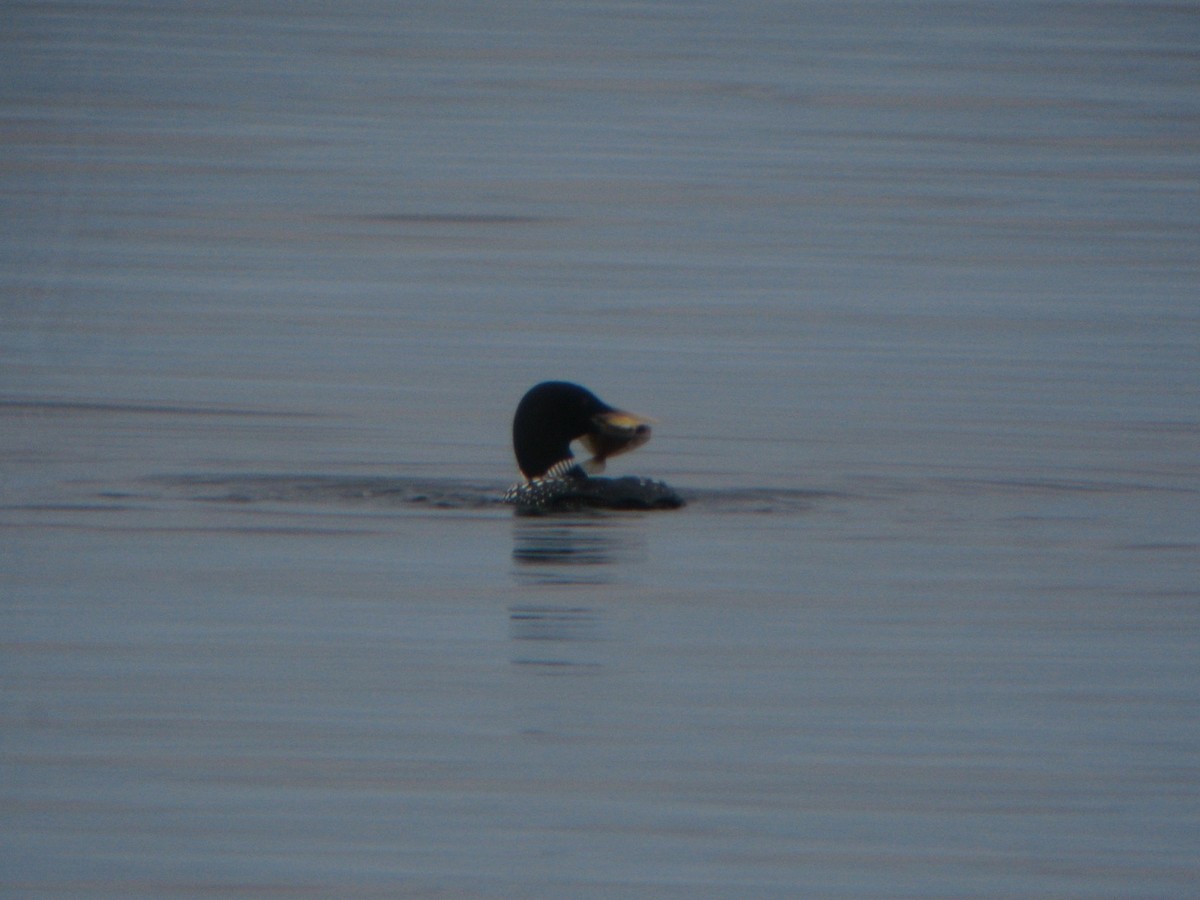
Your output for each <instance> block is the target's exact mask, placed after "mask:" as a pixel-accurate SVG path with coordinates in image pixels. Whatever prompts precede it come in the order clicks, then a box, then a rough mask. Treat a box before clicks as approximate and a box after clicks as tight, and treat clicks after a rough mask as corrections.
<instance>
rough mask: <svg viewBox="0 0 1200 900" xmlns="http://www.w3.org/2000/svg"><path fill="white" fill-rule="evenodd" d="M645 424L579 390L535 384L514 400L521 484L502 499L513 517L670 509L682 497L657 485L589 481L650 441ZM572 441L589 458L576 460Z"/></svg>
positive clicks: (563, 383) (515, 446) (558, 384)
mask: <svg viewBox="0 0 1200 900" xmlns="http://www.w3.org/2000/svg"><path fill="white" fill-rule="evenodd" d="M650 431H651V429H650V421H649V420H648V419H645V418H642V417H641V416H635V415H633V414H632V413H627V412H624V411H623V410H619V409H614V408H613V407H611V406H609V405H608V404H607V403H605V402H604V401H603V400H601V399H600V398H599V397H597V396H596V395H595V394H593V393H592V392H591V391H589V390H588V389H587V388H584V387H581V386H580V385H577V384H571V383H570V382H567V381H543V382H542V383H541V384H537V385H534V386H533V387H532V388H530V389H529V391H528V392H527V393H526V394H525V396H524V397H522V398H521V402H520V403H519V404H518V405H517V412H516V415H515V416H514V417H513V451H514V452H515V453H516V456H517V465H518V466H519V467H520V469H521V474H522V475H524V476H525V481H524V482H522V483H520V484H517V485H514V486H513V487H512V488H510V489H509V490H508V492H507V493H506V494H505V495H504V499H505V502H508V503H512V504H513V505H514V506H516V509H517V512H518V513H526V514H535V513H545V512H559V511H564V510H578V509H677V508H679V507H681V506H683V504H684V501H683V498H682V497H680V496H679V495H678V494H677V493H675V491H674V490H672V489H671V488H670V487H668V486H667V485H665V484H664V483H663V482H661V481H652V480H650V479H647V478H632V477H627V478H595V477H593V476H594V475H595V474H596V473H599V472H602V471H604V466H605V463H606V462H607V461H608V459H610V458H611V457H614V456H619V455H620V454H622V453H628V452H629V451H630V450H633V449H636V448H637V447H640V446H642V444H644V443H646V441H648V440H650ZM575 441H578V442H579V443H580V444H581V445H582V446H583V447H584V448H585V449H586V450H587V451H588V452H589V453H591V454H592V455H591V457H590V458H588V459H585V460H582V461H581V460H578V459H576V458H575V455H574V454H573V453H572V451H571V444H572V442H575Z"/></svg>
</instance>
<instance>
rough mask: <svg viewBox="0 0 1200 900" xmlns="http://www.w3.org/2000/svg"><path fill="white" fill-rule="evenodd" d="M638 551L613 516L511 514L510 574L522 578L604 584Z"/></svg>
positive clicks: (529, 581)
mask: <svg viewBox="0 0 1200 900" xmlns="http://www.w3.org/2000/svg"><path fill="white" fill-rule="evenodd" d="M640 551H641V546H640V543H638V542H637V541H636V540H635V539H632V538H631V537H630V536H629V534H628V533H627V532H625V531H624V530H622V529H621V527H620V525H619V520H616V519H575V520H569V521H564V520H561V519H559V520H554V521H548V520H545V519H526V518H518V519H514V520H513V553H512V556H513V574H514V576H515V577H516V579H517V580H518V581H519V582H522V583H524V584H610V583H612V582H613V581H615V580H616V576H617V570H618V564H619V563H622V562H628V561H631V560H635V559H637V558H639V557H640V556H641V552H640Z"/></svg>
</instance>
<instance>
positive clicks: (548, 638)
mask: <svg viewBox="0 0 1200 900" xmlns="http://www.w3.org/2000/svg"><path fill="white" fill-rule="evenodd" d="M508 633H509V637H510V638H511V639H512V640H513V644H514V647H513V657H512V662H513V665H515V666H522V667H530V668H531V669H532V670H535V671H537V672H538V673H539V674H547V675H553V674H563V675H565V674H568V673H570V674H578V673H580V672H585V671H587V670H594V669H598V668H599V665H600V664H599V663H598V662H596V661H595V660H592V659H585V658H583V657H581V655H580V649H581V648H580V647H578V646H575V645H579V644H588V643H595V642H596V641H599V640H600V620H599V617H598V615H597V613H596V611H595V610H594V609H592V608H590V607H586V606H559V605H555V604H546V605H537V604H529V605H518V606H512V607H509V610H508Z"/></svg>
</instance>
